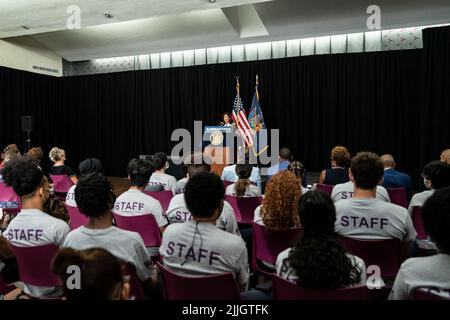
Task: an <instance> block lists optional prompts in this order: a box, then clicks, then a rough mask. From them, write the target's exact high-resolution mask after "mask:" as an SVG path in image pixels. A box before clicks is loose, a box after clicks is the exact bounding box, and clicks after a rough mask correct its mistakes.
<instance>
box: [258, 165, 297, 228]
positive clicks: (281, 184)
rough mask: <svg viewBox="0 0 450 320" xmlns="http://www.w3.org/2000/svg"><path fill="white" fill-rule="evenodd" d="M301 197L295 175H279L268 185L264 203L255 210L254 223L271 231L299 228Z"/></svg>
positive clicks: (280, 173)
mask: <svg viewBox="0 0 450 320" xmlns="http://www.w3.org/2000/svg"><path fill="white" fill-rule="evenodd" d="M301 195H302V192H301V189H300V184H299V183H298V178H297V177H296V176H295V174H293V173H292V172H290V171H288V170H285V171H282V172H279V173H277V174H276V175H274V176H273V177H272V179H270V181H269V183H268V184H267V186H266V192H265V194H264V199H263V202H262V204H261V205H260V206H258V207H257V208H256V209H255V216H254V219H253V221H254V222H256V223H258V224H261V225H264V226H265V227H267V228H270V229H281V230H282V229H289V228H294V227H298V226H299V225H300V219H299V217H298V213H297V204H298V200H299V199H300V196H301Z"/></svg>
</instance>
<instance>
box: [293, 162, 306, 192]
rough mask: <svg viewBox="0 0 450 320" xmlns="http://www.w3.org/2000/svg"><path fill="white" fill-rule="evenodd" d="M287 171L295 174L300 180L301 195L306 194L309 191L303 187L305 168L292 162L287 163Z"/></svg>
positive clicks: (299, 163) (298, 163)
mask: <svg viewBox="0 0 450 320" xmlns="http://www.w3.org/2000/svg"><path fill="white" fill-rule="evenodd" d="M288 170H289V171H290V172H292V173H293V174H295V176H296V177H297V178H298V179H300V187H301V188H302V194H304V193H305V192H308V191H309V190H310V189H309V188H307V187H304V185H305V183H304V181H305V172H306V170H305V167H304V166H303V164H302V163H301V162H300V161H292V162H291V163H289V166H288Z"/></svg>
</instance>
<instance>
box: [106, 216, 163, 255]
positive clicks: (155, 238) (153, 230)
mask: <svg viewBox="0 0 450 320" xmlns="http://www.w3.org/2000/svg"><path fill="white" fill-rule="evenodd" d="M113 215H114V220H115V221H116V225H117V227H118V228H120V229H123V230H128V231H134V232H137V233H139V234H140V235H141V237H142V239H143V240H144V244H145V246H146V247H159V246H160V245H161V231H160V229H159V227H158V224H157V223H156V219H155V216H154V215H152V214H143V215H139V216H130V217H128V216H121V215H119V214H116V213H113Z"/></svg>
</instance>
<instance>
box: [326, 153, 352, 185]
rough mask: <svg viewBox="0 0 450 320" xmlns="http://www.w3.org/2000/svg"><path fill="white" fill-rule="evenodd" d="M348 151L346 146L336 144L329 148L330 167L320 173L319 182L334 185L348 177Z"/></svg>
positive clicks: (345, 180)
mask: <svg viewBox="0 0 450 320" xmlns="http://www.w3.org/2000/svg"><path fill="white" fill-rule="evenodd" d="M349 162H350V153H349V152H348V150H347V148H346V147H341V146H337V147H334V148H333V150H331V168H330V169H326V170H323V171H322V172H321V173H320V178H319V183H322V184H327V185H330V186H334V185H337V184H340V183H345V182H347V181H348V180H349V178H348V170H347V168H348V165H349Z"/></svg>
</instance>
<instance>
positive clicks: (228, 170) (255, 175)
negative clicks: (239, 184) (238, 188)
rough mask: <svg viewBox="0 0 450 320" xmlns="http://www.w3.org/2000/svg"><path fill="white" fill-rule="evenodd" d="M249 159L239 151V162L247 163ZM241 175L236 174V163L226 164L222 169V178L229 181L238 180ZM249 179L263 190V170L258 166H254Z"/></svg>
mask: <svg viewBox="0 0 450 320" xmlns="http://www.w3.org/2000/svg"><path fill="white" fill-rule="evenodd" d="M246 162H248V159H246V157H245V156H243V155H242V154H241V152H238V163H246ZM238 179H239V177H238V176H237V174H236V164H233V165H230V166H226V167H225V168H223V171H222V180H223V181H228V182H236V181H237V180H238ZM249 180H250V181H251V182H252V183H253V184H255V185H256V186H257V187H258V188H259V190H261V172H260V170H259V168H258V167H253V168H252V173H251V174H250V178H249Z"/></svg>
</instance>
